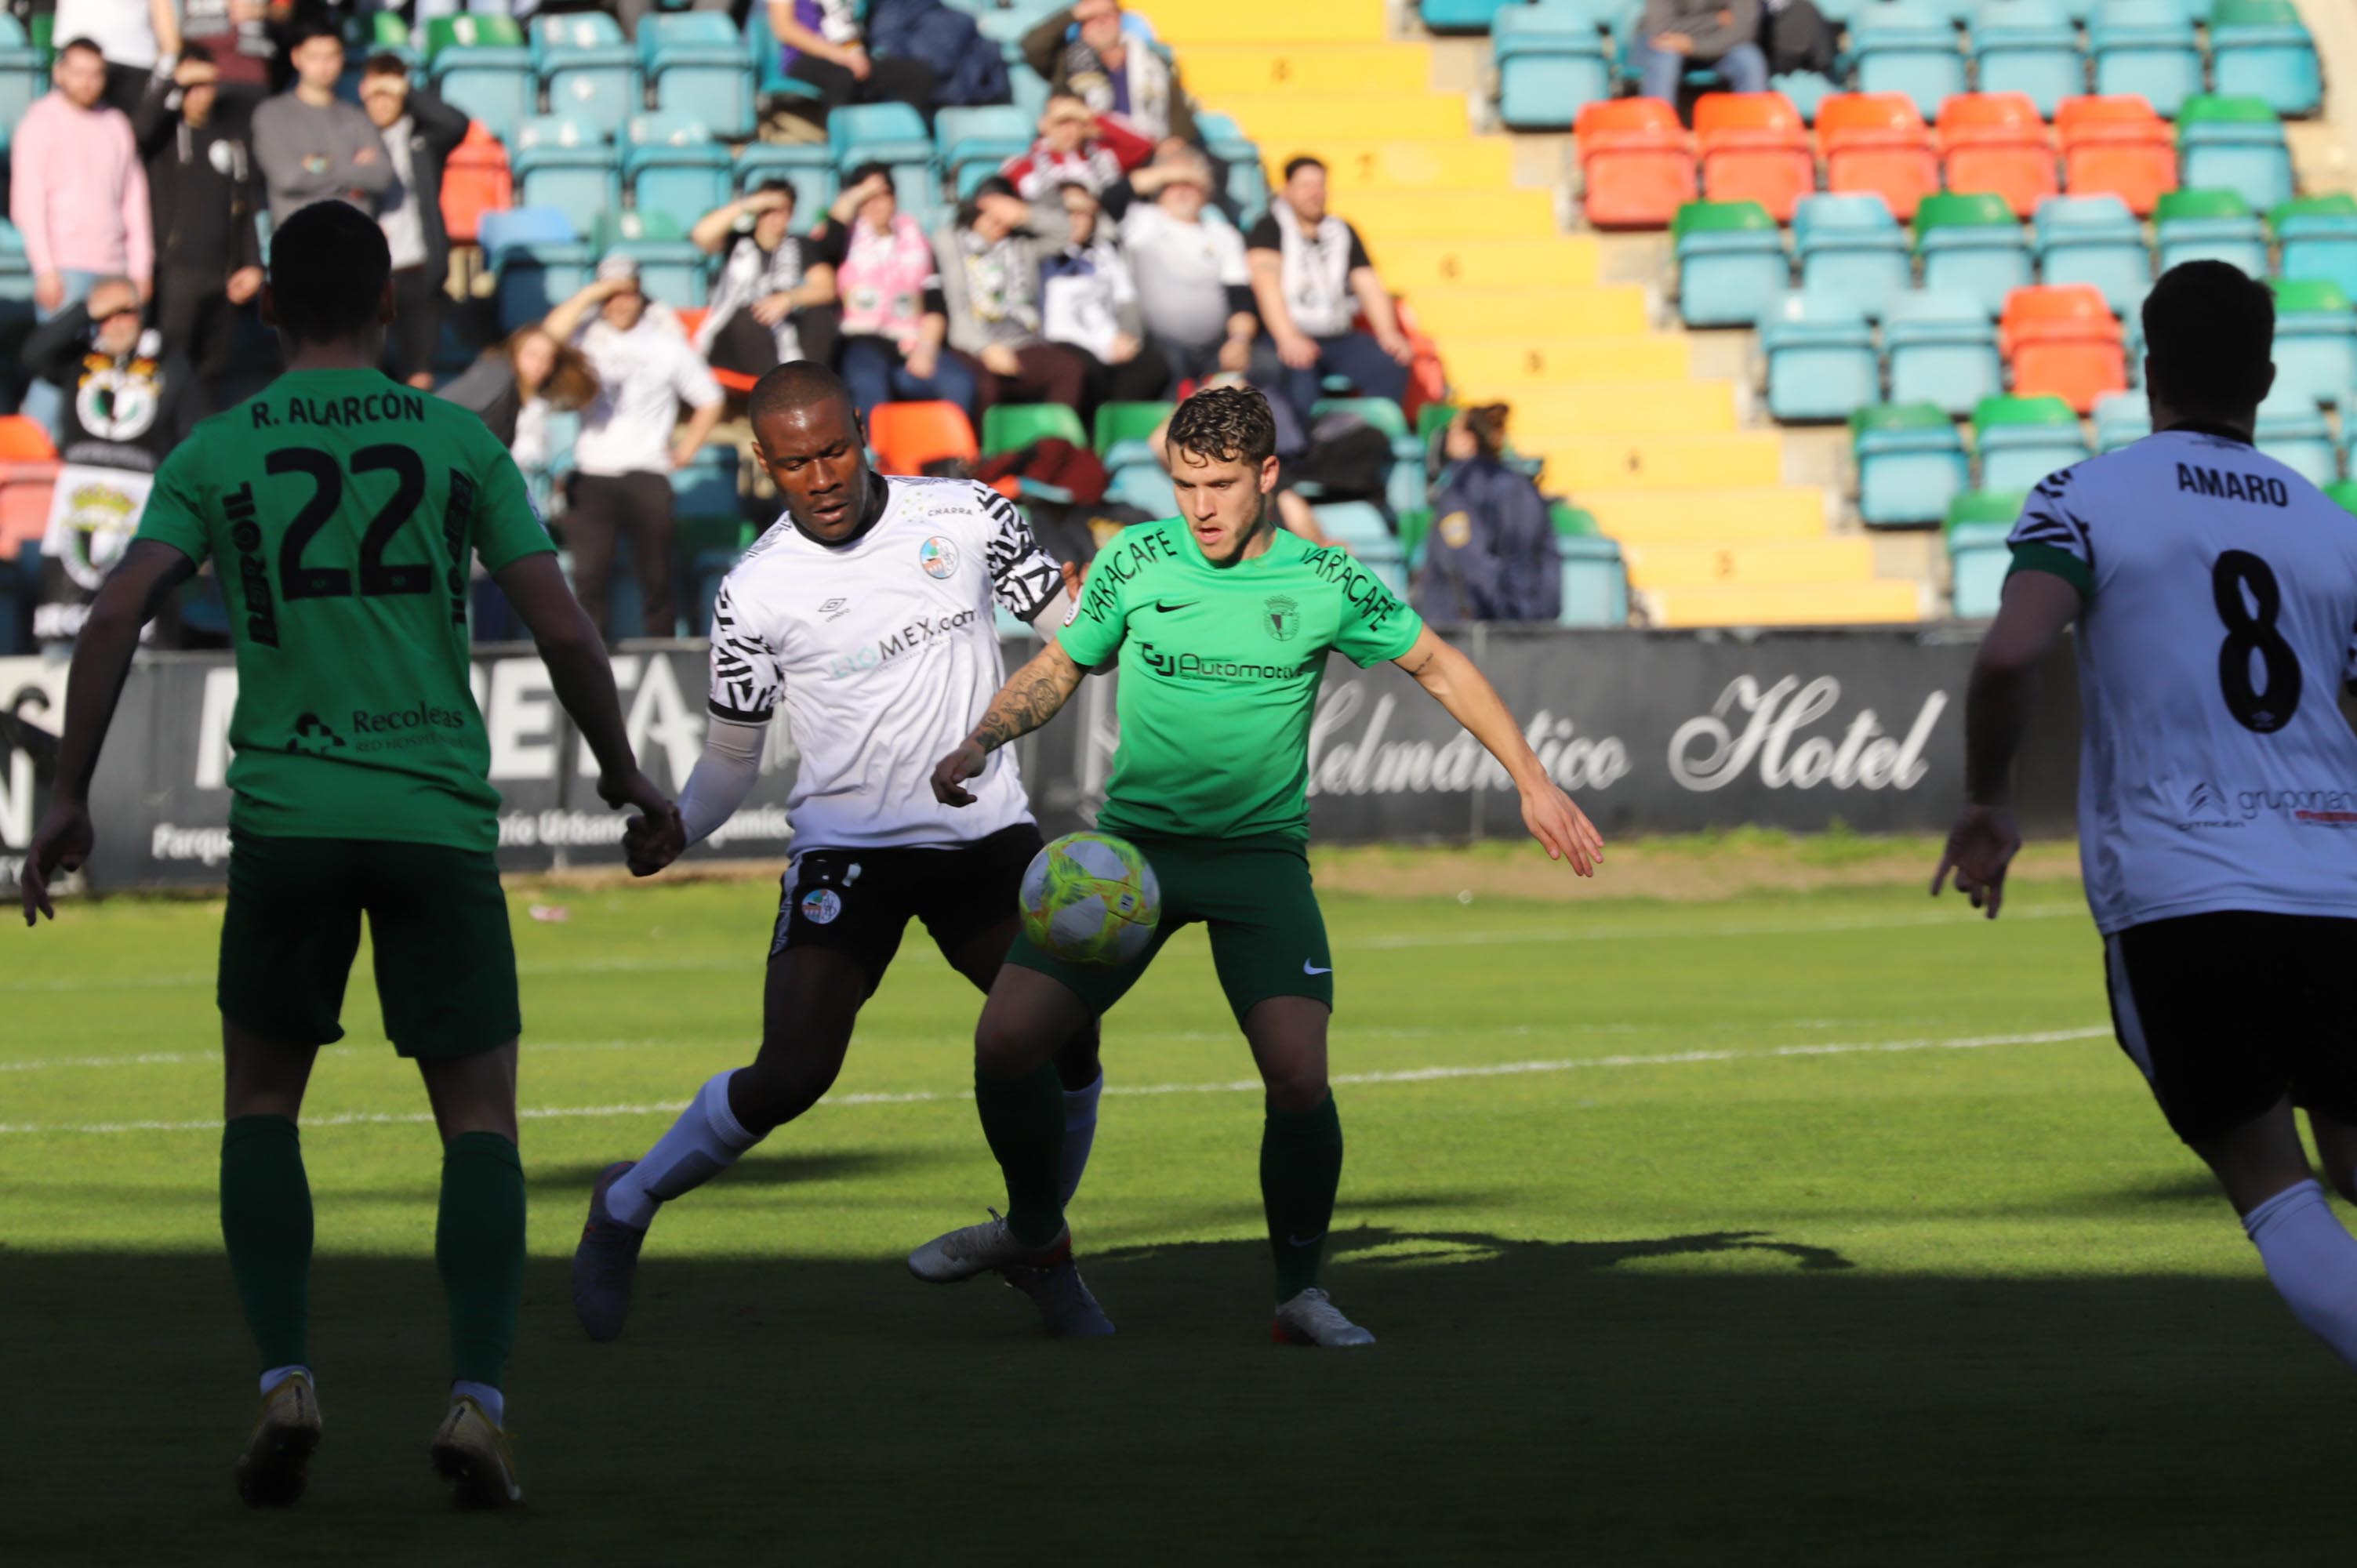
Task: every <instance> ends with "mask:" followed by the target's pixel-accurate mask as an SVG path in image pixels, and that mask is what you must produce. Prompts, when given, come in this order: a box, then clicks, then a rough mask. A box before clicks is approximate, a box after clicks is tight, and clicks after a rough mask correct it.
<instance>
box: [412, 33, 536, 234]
mask: <svg viewBox="0 0 2357 1568" xmlns="http://www.w3.org/2000/svg"><path fill="white" fill-rule="evenodd" d="M379 15H382V12H380V13H379ZM515 204H516V199H515V177H514V176H513V174H512V173H511V171H510V169H509V167H508V150H507V149H506V148H505V147H503V146H501V145H500V139H499V138H498V137H497V136H494V135H492V134H491V130H490V126H488V125H486V124H483V123H482V122H481V121H479V120H478V121H475V122H473V123H471V124H468V127H467V139H466V140H465V141H463V142H461V143H459V144H458V145H457V147H455V148H453V149H452V150H451V153H450V158H449V161H448V162H447V163H446V164H445V165H443V167H442V226H443V228H444V229H445V230H447V231H448V232H449V235H450V241H451V242H452V243H453V244H458V245H471V244H473V243H474V242H475V237H476V234H477V232H478V231H479V227H480V225H481V223H482V220H483V217H484V215H485V214H486V213H490V212H497V211H500V210H501V209H505V208H510V207H513V206H514V205H515Z"/></svg>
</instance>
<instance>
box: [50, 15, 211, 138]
mask: <svg viewBox="0 0 2357 1568" xmlns="http://www.w3.org/2000/svg"><path fill="white" fill-rule="evenodd" d="M49 28H50V31H49V36H50V37H51V38H88V39H89V40H90V41H91V43H93V44H95V45H96V46H98V50H99V52H100V53H101V54H102V55H103V56H105V57H106V101H107V102H109V103H111V104H113V106H114V107H115V108H117V109H120V110H122V111H123V112H124V113H125V114H130V113H135V112H136V111H137V110H138V108H139V100H140V99H141V98H143V97H145V95H146V91H147V79H148V78H149V77H150V76H152V75H154V74H155V71H156V61H158V60H166V61H168V60H170V59H172V58H173V57H175V56H177V55H178V53H179V52H180V8H179V5H178V0H57V5H56V7H55V10H54V12H53V14H52V19H51V21H50V23H49Z"/></svg>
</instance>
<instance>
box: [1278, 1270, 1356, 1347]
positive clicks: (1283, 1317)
mask: <svg viewBox="0 0 2357 1568" xmlns="http://www.w3.org/2000/svg"><path fill="white" fill-rule="evenodd" d="M1268 1332H1269V1337H1270V1338H1272V1339H1274V1340H1275V1341H1276V1342H1277V1343H1278V1344H1280V1345H1314V1346H1317V1347H1318V1348H1320V1349H1327V1350H1335V1349H1340V1348H1344V1347H1346V1346H1351V1345H1372V1344H1373V1343H1374V1342H1375V1337H1374V1336H1373V1335H1372V1334H1370V1333H1368V1332H1367V1331H1366V1330H1365V1329H1363V1328H1361V1327H1360V1326H1358V1325H1357V1324H1355V1323H1353V1322H1351V1320H1350V1319H1349V1318H1347V1317H1345V1316H1342V1314H1341V1313H1340V1311H1339V1310H1337V1309H1336V1307H1335V1305H1334V1301H1333V1298H1332V1297H1331V1296H1329V1295H1328V1294H1326V1293H1325V1292H1324V1291H1322V1290H1319V1289H1318V1287H1317V1286H1316V1285H1312V1286H1310V1287H1309V1288H1308V1290H1306V1291H1303V1292H1302V1293H1301V1294H1299V1295H1297V1296H1295V1297H1294V1298H1293V1299H1292V1300H1291V1301H1288V1302H1286V1303H1285V1304H1284V1305H1281V1306H1279V1307H1278V1308H1277V1309H1276V1321H1275V1323H1273V1324H1271V1325H1270V1326H1269V1331H1268Z"/></svg>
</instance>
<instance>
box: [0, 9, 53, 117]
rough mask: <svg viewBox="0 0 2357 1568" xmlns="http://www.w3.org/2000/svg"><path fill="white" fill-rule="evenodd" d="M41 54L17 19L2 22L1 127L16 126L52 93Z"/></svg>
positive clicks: (0, 26) (8, 18)
mask: <svg viewBox="0 0 2357 1568" xmlns="http://www.w3.org/2000/svg"><path fill="white" fill-rule="evenodd" d="M46 91H48V70H46V69H45V68H44V67H43V65H42V62H41V55H40V51H39V50H38V49H36V48H33V46H32V44H31V42H30V41H29V40H28V39H27V38H26V37H25V29H24V27H23V25H22V24H20V23H19V22H18V21H17V20H16V17H14V16H8V17H6V18H5V19H0V125H12V126H13V125H16V124H21V123H22V122H23V121H24V118H25V111H26V110H27V109H30V108H31V107H32V106H33V100H35V99H37V98H38V97H39V96H40V95H41V94H42V93H44V92H46Z"/></svg>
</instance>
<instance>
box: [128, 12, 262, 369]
mask: <svg viewBox="0 0 2357 1568" xmlns="http://www.w3.org/2000/svg"><path fill="white" fill-rule="evenodd" d="M219 81H220V73H219V72H218V71H217V70H216V69H215V67H214V64H213V58H212V51H211V49H210V48H208V47H207V46H206V45H204V44H202V43H199V42H198V41H196V40H194V39H191V40H190V41H188V43H186V44H184V45H182V46H181V49H180V59H179V61H178V64H177V65H175V66H174V67H173V70H172V74H171V75H169V76H158V77H156V78H154V79H152V80H151V81H150V82H149V84H148V88H147V96H146V97H145V99H144V100H142V101H141V102H140V105H139V114H138V117H137V119H136V120H135V122H134V126H133V128H134V130H135V133H136V134H137V136H138V139H139V150H140V152H141V153H142V154H143V155H144V156H145V158H146V172H147V205H148V210H149V214H150V217H151V219H152V221H153V227H154V231H155V236H156V330H157V331H159V332H161V333H162V334H163V335H164V341H165V342H166V343H167V344H169V345H171V346H172V347H173V348H176V349H179V350H181V351H182V352H183V353H185V354H187V355H188V360H189V362H190V363H191V364H192V365H194V366H195V368H196V372H197V374H198V375H199V376H200V377H202V378H203V379H204V380H205V381H207V382H208V383H214V382H218V381H220V379H221V373H222V372H223V371H226V370H227V369H228V368H229V354H230V346H231V342H232V341H233V340H234V338H235V335H236V327H237V312H238V310H239V308H240V307H241V306H243V305H245V304H246V302H247V301H249V300H251V299H252V298H253V296H254V295H255V294H256V293H258V292H259V291H260V290H261V288H262V236H261V232H260V231H259V230H258V229H257V228H256V227H255V225H254V215H255V214H256V213H257V212H259V211H260V210H261V205H262V188H261V186H260V184H259V183H258V182H257V180H256V178H255V175H254V167H253V156H252V154H251V153H249V152H248V150H247V148H246V145H245V136H244V134H243V131H242V128H241V127H236V126H232V125H228V124H223V123H222V120H221V110H220V100H219V88H218V83H219Z"/></svg>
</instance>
